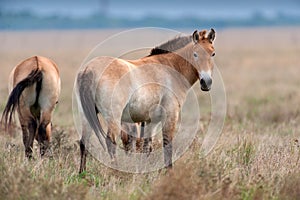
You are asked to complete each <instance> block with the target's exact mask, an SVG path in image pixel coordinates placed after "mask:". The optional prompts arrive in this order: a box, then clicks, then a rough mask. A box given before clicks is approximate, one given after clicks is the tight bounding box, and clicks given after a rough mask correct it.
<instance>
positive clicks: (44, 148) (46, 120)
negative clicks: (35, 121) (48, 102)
mask: <svg viewBox="0 0 300 200" xmlns="http://www.w3.org/2000/svg"><path fill="white" fill-rule="evenodd" d="M50 137H51V112H46V111H42V112H41V120H40V125H39V128H38V134H37V139H38V142H39V145H40V154H41V156H44V155H45V154H46V152H47V153H51V152H50V151H49V146H50Z"/></svg>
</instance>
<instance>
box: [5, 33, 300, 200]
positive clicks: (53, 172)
mask: <svg viewBox="0 0 300 200" xmlns="http://www.w3.org/2000/svg"><path fill="white" fill-rule="evenodd" d="M117 32H118V31H117V30H110V31H41V32H0V43H1V48H0V66H1V76H0V93H1V96H0V111H1V112H2V111H3V108H4V105H5V102H6V99H7V96H8V94H7V79H8V74H9V72H10V70H11V69H12V68H13V67H14V66H15V65H16V64H17V63H18V62H20V61H21V60H23V59H25V58H27V57H29V56H32V55H36V54H37V55H43V56H46V57H49V58H52V59H53V60H54V61H56V62H57V64H58V66H59V68H60V71H61V78H62V94H61V97H60V103H59V105H58V107H57V109H56V111H55V113H54V120H53V124H54V131H53V137H52V147H53V155H54V156H53V159H43V160H41V159H36V160H34V161H30V162H29V161H27V160H26V159H25V158H24V150H23V144H22V136H21V130H20V129H19V128H16V129H15V133H14V134H13V135H11V136H10V135H8V134H6V133H5V132H4V131H3V130H1V133H0V171H1V179H0V199H41V198H43V199H133V200H134V199H299V197H300V104H299V102H300V92H299V87H300V78H299V74H300V57H299V55H300V54H299V53H300V28H257V29H230V30H220V31H218V30H217V34H218V35H217V39H216V43H215V47H216V57H215V62H216V64H217V66H218V68H219V70H220V71H221V74H222V77H223V79H224V84H225V88H226V95H227V116H226V120H225V125H224V129H223V132H222V135H221V137H220V138H219V140H218V142H217V144H216V146H215V148H214V150H213V151H212V152H211V153H210V154H209V155H208V156H207V157H205V158H203V157H201V156H200V154H199V152H200V146H201V141H202V139H203V133H205V131H206V129H207V125H208V123H209V117H210V115H209V110H208V111H207V112H204V114H203V115H202V119H201V124H202V126H201V129H200V130H199V131H198V134H197V137H196V138H195V140H194V142H193V144H192V145H191V147H190V148H189V150H188V151H187V152H186V153H185V154H184V155H183V156H182V157H181V158H180V159H179V160H178V161H176V162H175V166H174V169H173V170H172V172H170V173H165V171H164V170H162V171H160V172H152V173H146V174H129V173H124V172H119V171H116V170H113V169H109V168H107V167H105V166H104V165H102V164H101V163H100V162H98V161H97V160H95V159H93V158H92V157H91V156H90V157H89V158H88V163H87V172H85V173H84V174H81V175H78V168H79V161H80V158H79V145H78V139H79V137H78V134H77V132H76V131H75V128H74V125H73V116H72V111H71V110H72V106H71V105H72V89H73V82H74V78H75V74H76V71H77V69H78V68H79V66H80V64H81V62H82V60H83V59H84V58H85V56H86V55H87V54H88V53H89V51H90V50H91V49H92V48H93V47H94V46H95V45H97V44H98V43H99V42H101V41H102V40H104V39H105V38H106V37H107V36H109V35H111V34H113V33H117ZM191 32H192V31H191ZM149 38H151V36H150V35H149ZM111 48H112V49H110V50H111V51H113V47H111ZM199 98H200V99H201V100H202V102H204V103H203V105H202V104H201V106H202V107H203V108H205V107H207V106H209V105H210V104H209V95H208V94H203V93H200V94H199ZM203 110H205V109H203ZM37 152H38V150H37V148H36V149H35V154H36V155H35V157H37V158H38V156H37Z"/></svg>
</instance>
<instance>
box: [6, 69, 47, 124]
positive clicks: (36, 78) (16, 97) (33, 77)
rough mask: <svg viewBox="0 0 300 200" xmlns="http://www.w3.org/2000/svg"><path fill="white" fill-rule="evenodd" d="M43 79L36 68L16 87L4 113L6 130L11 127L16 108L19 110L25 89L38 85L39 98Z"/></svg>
mask: <svg viewBox="0 0 300 200" xmlns="http://www.w3.org/2000/svg"><path fill="white" fill-rule="evenodd" d="M42 79H43V74H42V71H41V70H39V69H38V68H36V69H35V70H32V71H31V72H30V74H29V75H28V76H27V77H26V78H24V79H23V80H22V81H20V82H19V83H18V84H17V85H16V87H14V89H13V90H12V92H11V93H10V95H9V98H8V100H7V103H6V106H5V108H4V111H3V113H2V118H1V123H3V122H4V124H5V129H7V127H8V126H10V125H11V121H12V116H13V113H14V112H15V110H16V108H17V107H18V108H19V103H20V96H21V94H22V92H23V91H24V89H25V88H27V87H30V86H32V85H33V84H34V83H37V88H36V90H37V97H36V98H38V94H39V92H40V89H41V83H42ZM3 120H4V121H3Z"/></svg>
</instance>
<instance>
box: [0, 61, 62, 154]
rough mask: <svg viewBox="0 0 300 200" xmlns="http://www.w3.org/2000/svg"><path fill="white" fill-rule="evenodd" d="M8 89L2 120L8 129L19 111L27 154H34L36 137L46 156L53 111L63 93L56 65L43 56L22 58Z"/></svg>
mask: <svg viewBox="0 0 300 200" xmlns="http://www.w3.org/2000/svg"><path fill="white" fill-rule="evenodd" d="M9 92H10V95H9V98H8V101H7V103H6V106H5V109H4V111H3V114H2V118H1V122H2V123H4V124H5V128H6V130H7V128H9V127H10V125H11V122H12V117H13V114H14V112H15V111H16V110H17V112H18V117H19V121H20V124H21V127H22V132H23V143H24V146H25V155H26V156H27V157H28V158H31V157H32V147H33V141H34V138H35V139H36V140H37V141H38V143H39V145H40V154H41V156H43V155H44V154H45V153H46V151H47V149H48V147H49V144H50V136H51V126H52V124H51V119H52V112H53V110H54V108H55V105H56V104H57V102H58V97H59V94H60V76H59V71H58V68H57V66H56V64H55V63H54V62H53V61H52V60H50V59H48V58H45V57H41V56H34V57H31V58H28V59H26V60H24V61H22V62H21V63H20V64H18V65H17V66H16V67H15V68H14V69H13V70H12V72H11V73H10V76H9Z"/></svg>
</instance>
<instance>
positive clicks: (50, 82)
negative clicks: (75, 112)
mask: <svg viewBox="0 0 300 200" xmlns="http://www.w3.org/2000/svg"><path fill="white" fill-rule="evenodd" d="M34 71H40V72H41V74H42V80H41V83H40V85H38V84H39V83H38V81H36V83H34V84H33V85H31V86H29V87H27V88H25V89H24V91H23V92H22V97H21V98H22V99H23V100H22V102H23V103H24V104H25V106H26V105H27V106H31V105H33V104H34V103H35V102H36V99H37V95H38V96H39V100H38V102H39V104H40V105H41V107H44V106H49V105H50V104H55V103H56V101H57V99H58V96H59V94H60V88H61V86H60V77H59V71H58V68H57V66H56V64H55V63H54V62H53V61H52V60H50V59H48V58H45V57H42V56H33V57H30V58H27V59H26V60H24V61H22V62H21V63H19V64H18V65H17V66H16V67H15V68H14V69H13V70H12V72H11V74H10V76H9V92H11V91H12V90H13V88H14V87H16V85H17V84H19V83H20V82H21V81H23V80H24V79H26V78H27V77H29V76H30V74H32V73H33V72H34ZM37 87H40V88H37ZM37 93H38V94H37Z"/></svg>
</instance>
